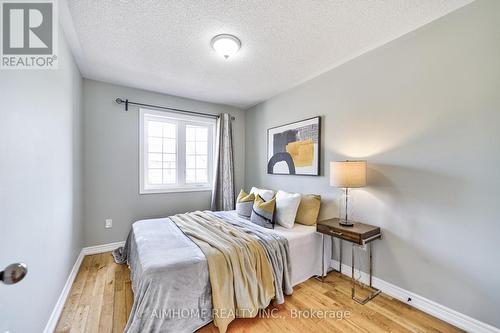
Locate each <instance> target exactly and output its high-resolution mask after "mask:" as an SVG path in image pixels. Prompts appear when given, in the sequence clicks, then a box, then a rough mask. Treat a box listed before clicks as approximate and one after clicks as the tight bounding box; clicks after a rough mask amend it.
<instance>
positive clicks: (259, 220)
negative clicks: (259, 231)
mask: <svg viewBox="0 0 500 333" xmlns="http://www.w3.org/2000/svg"><path fill="white" fill-rule="evenodd" d="M275 205H276V199H274V198H273V199H271V200H269V201H265V200H264V199H262V197H261V196H260V195H259V194H257V196H256V197H255V201H254V203H253V208H252V215H251V216H250V221H252V222H253V223H255V224H257V225H260V226H261V227H265V228H269V229H274V207H275Z"/></svg>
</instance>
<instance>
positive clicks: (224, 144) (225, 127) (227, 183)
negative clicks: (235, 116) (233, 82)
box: [212, 113, 234, 211]
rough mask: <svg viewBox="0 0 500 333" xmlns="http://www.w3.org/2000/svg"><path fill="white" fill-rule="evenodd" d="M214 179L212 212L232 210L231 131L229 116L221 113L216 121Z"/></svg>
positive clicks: (232, 168)
mask: <svg viewBox="0 0 500 333" xmlns="http://www.w3.org/2000/svg"><path fill="white" fill-rule="evenodd" d="M216 140H217V142H216V151H215V179H214V188H213V190H212V210H213V211H220V210H233V209H234V167H233V129H232V126H231V115H229V114H227V113H223V114H221V115H220V116H219V118H218V120H217V134H216Z"/></svg>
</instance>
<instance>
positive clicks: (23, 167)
mask: <svg viewBox="0 0 500 333" xmlns="http://www.w3.org/2000/svg"><path fill="white" fill-rule="evenodd" d="M60 35H61V36H60V40H59V69H58V70H0V268H2V269H3V267H5V266H6V265H7V264H10V263H12V262H18V261H21V262H25V263H26V264H27V265H28V269H29V271H28V275H27V276H26V278H25V279H24V280H23V281H21V282H20V283H18V284H17V285H12V286H5V285H1V284H0V331H1V332H7V331H10V332H41V331H42V330H43V329H44V327H45V324H46V323H47V320H48V319H49V316H50V314H51V312H52V309H53V308H54V305H55V304H56V301H57V299H58V298H59V295H60V293H61V291H62V288H63V286H64V284H65V282H66V279H67V278H68V275H69V272H70V270H71V268H72V266H73V264H74V263H75V260H76V258H77V256H78V253H79V252H80V250H81V248H82V230H81V229H82V228H81V220H80V216H81V205H80V193H81V186H80V181H81V177H80V165H81V149H80V145H81V140H80V134H81V132H80V127H81V122H80V119H81V107H80V104H81V86H82V79H81V76H80V73H79V71H78V69H77V67H76V66H75V63H74V61H73V58H72V55H71V53H70V52H69V50H68V47H67V45H66V42H65V40H64V39H63V37H62V32H61V34H60Z"/></svg>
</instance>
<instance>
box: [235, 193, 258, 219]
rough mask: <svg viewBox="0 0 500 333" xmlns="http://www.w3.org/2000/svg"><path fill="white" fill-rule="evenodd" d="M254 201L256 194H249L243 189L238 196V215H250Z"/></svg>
mask: <svg viewBox="0 0 500 333" xmlns="http://www.w3.org/2000/svg"><path fill="white" fill-rule="evenodd" d="M254 201H255V195H254V194H253V193H250V194H248V193H245V191H243V190H241V191H240V194H238V197H237V198H236V213H237V214H238V215H242V216H245V217H250V215H251V214H252V207H253V202H254Z"/></svg>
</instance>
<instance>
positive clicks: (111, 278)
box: [99, 253, 117, 333]
mask: <svg viewBox="0 0 500 333" xmlns="http://www.w3.org/2000/svg"><path fill="white" fill-rule="evenodd" d="M105 260H106V265H107V267H106V284H105V287H104V297H103V300H102V309H101V315H100V318H99V333H111V332H112V331H113V310H114V304H115V271H116V268H117V265H114V262H113V256H112V255H111V254H109V253H108V254H107V257H105Z"/></svg>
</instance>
